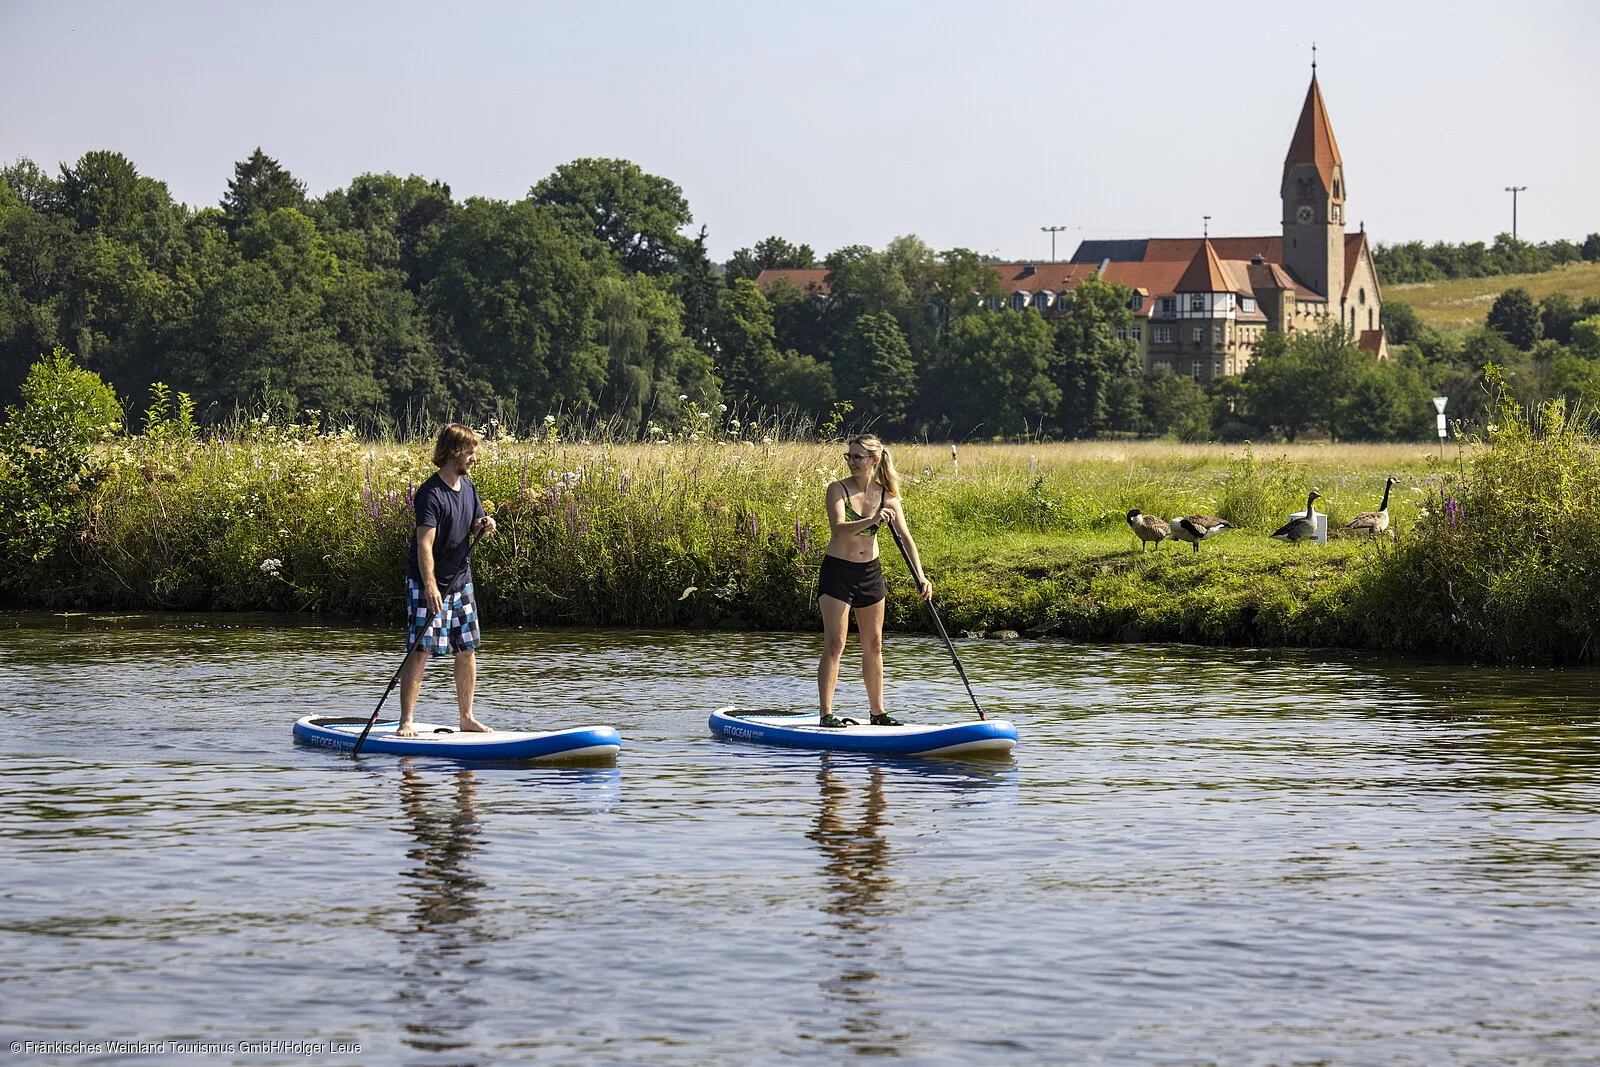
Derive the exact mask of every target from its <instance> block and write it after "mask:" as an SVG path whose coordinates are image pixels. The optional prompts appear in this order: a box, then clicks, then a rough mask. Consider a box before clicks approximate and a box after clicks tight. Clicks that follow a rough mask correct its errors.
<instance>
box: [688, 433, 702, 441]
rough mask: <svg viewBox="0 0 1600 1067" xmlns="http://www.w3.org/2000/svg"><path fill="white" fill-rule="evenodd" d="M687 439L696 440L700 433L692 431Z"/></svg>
mask: <svg viewBox="0 0 1600 1067" xmlns="http://www.w3.org/2000/svg"><path fill="white" fill-rule="evenodd" d="M689 440H691V441H698V440H700V435H699V434H697V433H692V434H690V435H689Z"/></svg>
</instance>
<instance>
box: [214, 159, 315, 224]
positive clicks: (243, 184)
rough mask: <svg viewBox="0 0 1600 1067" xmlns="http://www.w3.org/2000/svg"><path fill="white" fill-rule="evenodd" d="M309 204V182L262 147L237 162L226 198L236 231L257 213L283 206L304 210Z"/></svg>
mask: <svg viewBox="0 0 1600 1067" xmlns="http://www.w3.org/2000/svg"><path fill="white" fill-rule="evenodd" d="M305 206H306V187H305V185H304V184H303V183H301V182H300V181H298V180H297V179H296V178H295V176H294V175H293V174H290V173H289V172H288V171H287V170H285V169H284V168H283V167H282V166H281V165H280V164H279V163H278V161H277V160H276V159H273V158H272V157H271V156H269V155H267V154H266V153H265V152H263V151H261V149H260V148H259V147H257V148H256V150H255V151H254V152H252V153H250V158H249V159H246V160H243V161H241V162H239V163H235V164H234V165H233V180H232V181H230V182H228V192H227V195H225V196H224V197H223V198H222V211H223V214H224V215H225V216H226V218H227V220H228V226H229V228H230V230H233V231H237V230H238V229H239V227H241V226H243V225H244V224H245V223H247V222H248V221H250V219H252V218H253V217H255V216H256V215H270V214H272V213H273V212H274V211H278V210H281V209H283V208H293V209H294V210H296V211H301V210H303V209H304V208H305Z"/></svg>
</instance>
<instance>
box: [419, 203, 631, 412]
mask: <svg viewBox="0 0 1600 1067" xmlns="http://www.w3.org/2000/svg"><path fill="white" fill-rule="evenodd" d="M419 256H420V257H422V258H423V259H424V260H425V267H424V269H425V270H426V272H427V276H428V279H429V280H428V281H427V283H426V285H425V287H424V289H423V302H424V306H426V307H427V308H428V309H429V311H430V312H431V314H432V315H433V316H434V318H435V322H436V323H437V326H438V329H439V333H440V336H441V338H442V349H443V361H444V364H445V374H446V381H447V384H448V387H449V389H450V392H451V394H452V395H453V396H455V397H456V398H457V401H458V402H459V403H461V404H462V405H463V406H464V407H465V408H466V409H467V410H469V411H475V412H482V413H489V412H491V411H495V410H496V409H497V407H499V406H503V405H505V404H508V403H509V404H511V405H521V406H523V407H525V408H527V407H531V408H535V409H539V410H550V409H552V408H557V407H562V406H565V407H567V408H570V409H573V410H575V411H579V412H590V411H595V410H597V408H598V404H599V397H600V395H601V392H602V390H603V389H604V388H605V383H606V367H607V361H608V359H609V355H608V351H607V348H606V346H605V345H604V344H603V343H602V342H601V341H600V340H599V338H598V337H597V336H596V303H597V300H598V295H599V285H598V279H599V278H600V277H603V276H605V275H606V274H609V273H611V272H613V271H614V270H615V268H614V267H611V266H610V265H609V264H608V263H605V262H601V263H591V262H590V261H588V260H586V259H585V257H584V255H583V252H582V249H581V247H580V246H579V243H578V242H577V240H575V239H574V237H573V236H572V235H571V234H570V233H569V232H568V231H567V230H566V229H565V228H563V227H562V226H561V225H560V224H559V223H558V221H557V220H556V219H555V218H553V217H551V215H550V214H548V213H547V212H546V211H544V210H543V209H541V208H538V207H536V206H535V205H534V204H533V203H531V202H530V201H526V200H524V201H520V202H518V203H515V204H506V203H503V202H501V201H498V200H482V199H478V198H473V199H470V200H468V201H467V202H466V203H465V204H463V205H461V207H459V208H457V209H455V210H454V211H452V212H450V214H449V215H448V216H447V217H446V218H445V219H443V220H441V222H440V223H439V224H438V226H437V229H436V230H435V231H434V232H433V233H432V234H431V236H430V238H429V240H428V241H427V242H426V243H425V245H424V247H423V248H422V249H421V250H419ZM503 414H514V412H508V413H503Z"/></svg>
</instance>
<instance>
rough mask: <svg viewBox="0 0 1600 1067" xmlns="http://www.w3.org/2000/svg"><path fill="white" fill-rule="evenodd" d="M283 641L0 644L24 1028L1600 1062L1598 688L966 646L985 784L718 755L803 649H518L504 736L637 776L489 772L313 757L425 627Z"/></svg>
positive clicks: (902, 677)
mask: <svg viewBox="0 0 1600 1067" xmlns="http://www.w3.org/2000/svg"><path fill="white" fill-rule="evenodd" d="M270 622H271V621H270V620H264V621H262V620H258V621H257V622H256V623H252V624H250V625H243V626H239V625H231V624H228V623H227V620H221V621H219V620H214V619H206V618H196V617H188V618H165V619H157V620H151V621H149V622H147V623H138V624H134V623H119V624H118V626H117V627H115V628H111V629H105V628H102V629H92V628H88V627H87V624H79V623H74V624H72V625H71V626H69V627H65V628H63V627H62V626H61V625H59V624H52V625H51V626H50V627H46V628H37V627H32V628H30V627H29V626H18V627H15V628H12V629H6V630H3V631H0V693H5V694H6V699H5V701H4V705H3V711H4V713H5V714H7V715H9V716H10V719H9V720H8V721H9V722H11V723H13V724H15V726H14V728H13V729H11V730H9V731H7V732H6V734H5V744H6V745H7V751H6V753H5V756H6V758H5V759H3V760H0V790H3V791H4V795H5V797H6V802H7V803H6V818H5V819H3V820H0V870H3V871H4V872H5V877H4V879H3V880H0V1006H3V1007H0V1022H3V1024H4V1029H5V1030H6V1031H7V1035H8V1037H12V1036H14V1037H15V1038H17V1039H20V1040H30V1039H32V1040H70V1039H81V1038H82V1037H83V1036H84V1035H86V1034H93V1035H95V1036H97V1037H100V1036H105V1037H111V1036H116V1037H123V1038H130V1039H132V1038H138V1039H141V1040H162V1039H176V1038H189V1039H213V1040H245V1039H249V1040H328V1041H333V1040H344V1041H359V1042H360V1043H361V1044H362V1046H363V1048H364V1049H366V1050H368V1052H367V1053H365V1054H364V1055H363V1056H362V1057H360V1059H359V1062H375V1063H391V1062H398V1063H407V1064H435V1063H437V1064H458V1063H511V1062H574V1063H577V1062H582V1063H588V1062H596V1063H613V1062H618V1063H648V1064H685V1065H687V1064H694V1065H699V1064H705V1063H711V1064H740V1065H742V1064H745V1063H768V1062H783V1063H826V1064H831V1063H835V1062H838V1061H839V1060H840V1059H843V1058H851V1057H855V1056H891V1055H893V1056H900V1057H903V1058H904V1059H906V1060H909V1061H915V1062H917V1063H951V1064H966V1063H986V1062H996V1061H1003V1062H1029V1063H1061V1062H1152V1061H1153V1062H1171V1063H1230V1064H1231V1063H1295V1062H1329V1063H1332V1062H1339V1063H1418V1064H1448V1063H1469V1064H1479V1063H1537V1064H1540V1065H1541V1067H1542V1065H1546V1064H1566V1063H1573V1064H1579V1063H1582V1064H1591V1063H1593V1062H1594V1054H1593V1053H1594V1047H1595V1040H1594V1035H1595V1033H1596V1032H1597V1030H1600V1027H1597V1025H1596V1021H1595V1005H1596V1004H1597V1003H1600V968H1597V967H1596V966H1595V964H1594V960H1593V956H1594V953H1593V946H1592V940H1593V938H1592V937H1590V936H1589V935H1590V932H1592V931H1593V930H1595V929H1596V928H1597V927H1600V881H1597V873H1600V687H1597V686H1596V685H1595V684H1594V683H1595V680H1596V675H1594V674H1591V673H1583V672H1561V671H1514V670H1502V669H1477V668H1471V667H1463V666H1459V665H1450V664H1438V663H1423V662H1406V661H1392V660H1380V659H1376V658H1374V657H1363V656H1338V655H1330V654H1325V653H1307V652H1286V651H1277V652H1272V651H1262V650H1252V649H1223V650H1219V649H1195V648H1179V647H1171V646H1168V647H1145V648H1141V647H1135V646H1118V647H1095V646H1081V645H1078V646H1069V645H1055V644H1045V643H1033V642H1010V643H998V642H995V643H973V644H971V645H968V646H964V647H963V651H962V658H963V661H964V663H965V665H966V666H967V667H968V673H969V676H970V677H971V678H972V679H973V682H974V685H975V686H976V687H977V689H978V691H979V696H980V698H981V699H982V700H983V702H984V705H985V707H986V708H993V709H994V711H995V713H996V714H998V715H1003V716H1005V717H1007V718H1011V719H1014V720H1016V721H1017V722H1018V724H1019V727H1020V730H1021V735H1022V739H1021V743H1020V745H1019V746H1018V748H1017V749H1016V752H1015V754H1014V757H1015V758H1014V760H1013V761H1010V762H1004V763H1000V764H997V765H994V766H988V765H978V764H965V763H960V764H957V763H950V764H941V763H938V762H934V761H917V760H889V759H881V760H874V759H871V758H867V757H860V756H845V755H840V756H832V755H819V754H817V753H807V752H795V751H787V750H780V749H770V748H764V747H761V746H752V745H738V744H729V743H722V742H716V741H712V740H710V739H709V738H708V737H707V733H706V726H705V716H706V713H707V712H708V710H709V709H711V708H713V707H718V706H721V705H724V704H728V703H760V704H762V705H764V706H765V705H772V704H778V703H783V702H785V701H789V702H801V701H803V700H805V699H809V696H808V694H810V693H813V692H814V684H815V683H814V678H813V677H812V670H813V667H814V664H815V662H816V639H815V636H814V635H781V634H739V633H715V634H684V633H648V632H582V631H563V632H555V633H551V632H539V633H535V632H528V633H517V632H498V633H496V634H494V635H492V637H491V647H490V648H488V649H487V650H486V651H485V653H484V654H483V655H482V657H481V658H480V685H479V699H480V703H481V704H482V706H483V707H484V710H485V712H486V713H487V714H488V715H492V716H494V721H496V722H497V723H503V724H505V725H508V726H519V727H530V728H532V727H553V726H564V725H581V724H585V723H611V724H613V725H615V726H617V727H618V728H619V729H620V730H621V732H622V734H623V736H624V739H625V747H624V749H623V752H622V754H621V756H620V757H619V759H618V760H617V762H616V765H615V766H614V767H607V768H604V769H593V768H586V769H570V768H544V767H497V768H488V767H480V768H475V769H463V768H462V767H461V766H460V765H459V764H453V763H449V762H446V761H442V760H409V761H408V760H397V759H393V758H390V757H383V758H378V757H374V758H373V759H371V760H367V759H363V760H361V761H360V762H359V763H352V762H351V761H349V760H347V759H340V758H338V757H337V756H335V755H333V754H331V753H328V752H325V751H323V750H319V749H314V748H306V747H301V746H296V745H294V744H292V742H291V740H290V735H289V728H290V724H291V723H292V722H293V720H294V719H295V718H296V717H297V716H298V715H300V714H303V713H304V712H305V711H306V710H317V711H324V712H329V713H335V714H358V715H363V716H364V715H365V714H366V713H367V712H368V711H369V710H370V708H371V702H372V700H373V699H374V694H375V693H376V692H377V691H379V690H380V689H381V687H382V685H383V684H384V682H385V681H386V680H387V678H388V677H389V675H390V674H391V673H392V671H393V634H392V633H390V632H386V631H379V630H373V629H364V628H358V627H349V628H335V627H326V626H317V625H303V624H302V625H297V626H296V627H294V628H292V629H289V628H280V627H278V626H276V625H275V624H270ZM302 623H303V620H302ZM0 625H3V623H0ZM179 647H181V649H182V655H176V656H175V655H173V650H174V648H179ZM890 656H891V659H892V660H893V661H894V662H893V663H892V664H891V688H892V690H893V691H892V693H891V694H890V696H891V700H892V703H893V704H894V706H895V707H897V708H916V709H922V712H921V714H925V715H927V716H928V717H930V718H935V717H938V718H942V717H944V716H946V715H949V716H956V717H961V716H964V715H965V714H967V713H968V710H969V709H968V705H967V703H966V694H965V692H964V691H963V689H962V688H961V684H960V681H959V679H957V678H956V677H955V676H954V673H953V672H952V671H951V670H950V668H949V661H948V658H947V657H946V655H945V653H944V650H943V648H942V646H940V645H939V644H938V643H937V642H934V641H927V640H923V639H920V638H916V637H912V636H905V637H904V638H903V639H900V640H897V641H896V642H895V645H894V647H893V648H892V649H891V650H890ZM435 681H436V683H437V684H433V683H425V686H424V693H423V701H422V703H423V710H422V714H424V715H426V714H427V708H429V707H434V708H436V709H437V708H449V707H450V702H451V691H450V685H449V679H448V675H447V674H446V675H442V676H439V677H438V678H437V679H436V680H435ZM23 725H25V727H26V728H22V726H23ZM624 782H625V783H626V789H624V788H623V785H624ZM45 1062H50V1061H49V1060H48V1059H46V1060H45ZM57 1062H63V1063H65V1062H77V1061H76V1060H65V1059H63V1060H58V1061H57ZM251 1062H252V1063H255V1062H261V1063H285V1064H286V1063H303V1062H307V1059H306V1057H304V1056H297V1055H291V1054H285V1055H283V1056H281V1057H276V1058H275V1057H273V1056H271V1055H267V1056H262V1057H259V1058H252V1060H251ZM312 1062H317V1061H316V1060H312ZM350 1062H358V1060H356V1059H352V1060H351V1061H350Z"/></svg>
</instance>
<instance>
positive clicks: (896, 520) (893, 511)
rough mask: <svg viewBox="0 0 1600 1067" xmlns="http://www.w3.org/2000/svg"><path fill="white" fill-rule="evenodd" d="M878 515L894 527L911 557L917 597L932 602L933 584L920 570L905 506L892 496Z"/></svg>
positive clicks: (919, 561)
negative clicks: (907, 522) (907, 523)
mask: <svg viewBox="0 0 1600 1067" xmlns="http://www.w3.org/2000/svg"><path fill="white" fill-rule="evenodd" d="M879 514H880V515H882V516H883V517H884V518H885V519H887V520H888V521H889V522H890V523H892V524H893V525H894V528H895V530H897V531H898V532H899V534H900V538H901V540H903V541H904V542H905V546H906V555H908V556H910V557H911V567H912V571H913V573H912V579H913V580H915V581H917V595H918V596H920V597H922V599H923V600H932V599H933V583H932V582H930V581H928V572H927V571H924V570H923V569H922V557H921V556H919V555H917V542H916V540H915V539H914V538H913V537H912V536H911V527H909V526H907V525H906V509H905V505H904V504H902V503H901V502H900V498H899V497H897V496H892V497H890V498H889V499H888V500H886V501H884V505H883V509H882V511H880V512H879Z"/></svg>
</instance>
